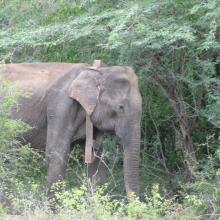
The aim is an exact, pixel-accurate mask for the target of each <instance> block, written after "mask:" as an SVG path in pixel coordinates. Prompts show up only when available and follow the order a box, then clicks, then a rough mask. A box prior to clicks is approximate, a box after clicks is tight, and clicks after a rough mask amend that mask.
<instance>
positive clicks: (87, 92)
mask: <svg viewBox="0 0 220 220" xmlns="http://www.w3.org/2000/svg"><path fill="white" fill-rule="evenodd" d="M99 78H100V73H99V72H97V71H95V70H85V71H83V72H81V73H80V74H79V75H78V76H77V77H76V79H75V80H74V81H73V82H72V84H71V86H70V89H69V96H70V97H71V98H73V99H75V100H77V101H78V102H79V103H80V104H81V105H82V107H83V108H84V109H85V111H86V113H87V115H89V116H90V115H91V114H92V113H93V111H94V108H95V106H96V104H97V101H98V96H99V83H98V82H99Z"/></svg>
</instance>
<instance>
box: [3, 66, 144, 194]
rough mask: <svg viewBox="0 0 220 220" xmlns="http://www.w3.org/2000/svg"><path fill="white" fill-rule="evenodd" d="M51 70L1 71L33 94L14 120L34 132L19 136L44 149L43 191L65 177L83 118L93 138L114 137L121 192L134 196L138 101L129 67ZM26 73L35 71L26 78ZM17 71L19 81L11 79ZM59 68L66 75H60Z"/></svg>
mask: <svg viewBox="0 0 220 220" xmlns="http://www.w3.org/2000/svg"><path fill="white" fill-rule="evenodd" d="M13 65H14V66H13ZM16 65H17V66H16ZM19 65H20V66H19ZM31 65H32V66H31ZM45 65H46V66H45ZM56 65H59V64H56V63H50V64H42V63H38V64H12V65H11V66H10V65H7V66H6V68H5V69H6V70H5V74H4V76H5V78H7V79H9V80H12V81H20V87H21V88H22V89H23V90H25V91H29V92H31V93H32V96H31V97H30V98H25V99H23V100H21V105H20V110H19V112H15V115H14V116H15V117H16V118H22V119H23V120H24V121H25V122H27V123H29V124H30V125H31V126H33V127H34V129H32V130H31V131H30V132H29V133H27V134H25V135H24V138H25V140H26V141H28V142H30V143H31V144H32V146H33V147H36V148H43V147H44V146H45V143H46V154H47V157H48V159H49V167H48V174H47V181H48V186H49V187H50V186H51V185H52V184H53V183H54V182H56V181H57V180H59V179H62V178H63V177H64V174H65V169H66V163H67V161H68V155H69V153H70V149H71V148H70V147H71V144H72V143H74V142H75V141H77V140H80V139H85V136H86V133H85V119H86V114H88V115H89V116H90V118H91V121H92V123H93V126H94V128H95V130H96V131H97V132H98V133H99V132H107V133H108V132H114V133H115V134H116V135H117V136H118V137H119V138H120V140H121V143H122V145H123V149H124V179H125V187H126V192H127V194H129V193H130V192H135V193H136V194H137V195H138V193H139V182H138V175H139V151H140V120H141V112H142V107H141V105H142V103H141V102H142V101H141V96H140V93H139V88H138V80H137V76H136V75H135V73H134V72H133V70H132V69H131V68H130V67H122V66H113V67H100V68H98V69H92V68H90V66H89V65H87V64H60V65H61V66H56ZM62 65H63V66H62ZM28 67H30V68H31V67H33V68H35V70H36V69H38V71H37V72H36V71H35V72H34V73H31V70H30V68H29V69H28ZM19 68H20V71H21V72H22V71H23V72H22V73H23V74H22V75H21V74H20V75H19V74H17V75H16V73H18V72H19ZM22 68H23V69H22ZM25 68H26V70H25ZM59 68H60V70H62V69H63V70H68V71H67V72H65V71H61V72H62V73H60V72H59V71H58V69H59ZM48 69H49V70H48ZM47 70H48V72H47ZM53 70H54V71H53ZM25 71H26V75H25V74H24V72H25ZM58 72H59V73H58Z"/></svg>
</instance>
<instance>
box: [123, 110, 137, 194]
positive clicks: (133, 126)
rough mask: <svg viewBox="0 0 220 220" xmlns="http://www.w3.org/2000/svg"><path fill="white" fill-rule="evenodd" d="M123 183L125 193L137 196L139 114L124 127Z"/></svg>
mask: <svg viewBox="0 0 220 220" xmlns="http://www.w3.org/2000/svg"><path fill="white" fill-rule="evenodd" d="M122 144H123V148H124V181H125V187H126V192H127V195H128V197H129V194H130V193H132V192H134V193H135V194H136V196H139V156H140V114H139V115H137V116H136V117H132V118H131V119H130V121H128V122H127V123H126V125H125V127H124V131H123V136H122Z"/></svg>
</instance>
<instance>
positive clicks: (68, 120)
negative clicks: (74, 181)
mask: <svg viewBox="0 0 220 220" xmlns="http://www.w3.org/2000/svg"><path fill="white" fill-rule="evenodd" d="M72 105H73V104H72V103H66V104H65V105H64V104H62V105H60V106H58V107H56V108H54V106H53V108H51V109H49V108H48V112H47V145H46V155H47V158H48V172H47V185H48V187H49V189H50V188H51V186H52V185H53V183H55V182H57V181H59V180H62V179H63V177H64V175H65V171H66V167H67V162H68V156H69V153H70V144H71V140H72V137H73V135H74V123H73V122H74V117H75V115H76V111H75V109H74V107H72Z"/></svg>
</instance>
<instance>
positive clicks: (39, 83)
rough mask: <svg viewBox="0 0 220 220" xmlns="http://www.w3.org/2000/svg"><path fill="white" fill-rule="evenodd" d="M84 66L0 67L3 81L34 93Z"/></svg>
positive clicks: (58, 64) (22, 64) (23, 64)
mask: <svg viewBox="0 0 220 220" xmlns="http://www.w3.org/2000/svg"><path fill="white" fill-rule="evenodd" d="M85 65H86V64H80V63H79V64H73V63H16V64H5V65H2V66H1V67H0V74H1V75H2V76H3V78H4V79H6V80H10V81H12V82H13V83H16V84H18V86H19V88H20V89H22V90H23V91H26V92H34V91H36V90H38V89H40V88H46V87H47V85H49V84H50V83H52V82H54V81H55V80H56V79H58V78H59V77H61V76H62V75H63V74H65V73H66V72H68V71H70V70H72V69H74V68H80V67H84V66H85Z"/></svg>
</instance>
